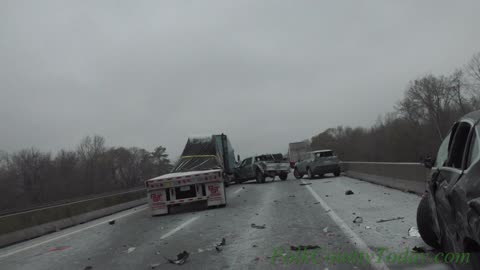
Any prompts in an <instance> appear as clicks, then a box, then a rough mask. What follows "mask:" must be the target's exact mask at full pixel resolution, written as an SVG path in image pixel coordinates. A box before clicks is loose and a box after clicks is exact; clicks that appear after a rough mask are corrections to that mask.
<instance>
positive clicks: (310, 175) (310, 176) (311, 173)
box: [307, 168, 315, 179]
mask: <svg viewBox="0 0 480 270" xmlns="http://www.w3.org/2000/svg"><path fill="white" fill-rule="evenodd" d="M307 174H308V178H310V179H313V178H315V175H314V174H313V172H312V170H311V169H310V168H307Z"/></svg>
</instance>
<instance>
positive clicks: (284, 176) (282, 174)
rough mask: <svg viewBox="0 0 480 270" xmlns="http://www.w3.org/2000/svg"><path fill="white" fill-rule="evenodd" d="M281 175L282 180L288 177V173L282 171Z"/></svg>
mask: <svg viewBox="0 0 480 270" xmlns="http://www.w3.org/2000/svg"><path fill="white" fill-rule="evenodd" d="M279 177H280V180H282V181H285V180H287V178H288V173H281V174H280V176H279Z"/></svg>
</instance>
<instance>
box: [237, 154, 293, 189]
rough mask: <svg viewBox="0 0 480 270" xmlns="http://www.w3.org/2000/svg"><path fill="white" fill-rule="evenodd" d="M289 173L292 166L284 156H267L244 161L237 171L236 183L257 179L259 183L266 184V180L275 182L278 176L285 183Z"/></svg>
mask: <svg viewBox="0 0 480 270" xmlns="http://www.w3.org/2000/svg"><path fill="white" fill-rule="evenodd" d="M289 173H290V164H289V162H288V160H286V159H285V158H284V157H283V155H282V154H273V155H272V154H265V155H259V156H254V157H249V158H246V159H244V160H243V161H242V162H241V163H240V165H239V166H238V167H237V168H236V170H235V182H237V183H242V182H245V181H247V180H252V179H256V180H257V183H265V178H267V177H271V178H272V181H273V180H275V177H276V176H279V177H280V179H281V180H282V181H285V180H287V177H288V174H289Z"/></svg>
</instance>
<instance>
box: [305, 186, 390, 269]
mask: <svg viewBox="0 0 480 270" xmlns="http://www.w3.org/2000/svg"><path fill="white" fill-rule="evenodd" d="M302 183H306V182H305V181H304V180H302ZM305 187H306V188H307V189H308V191H310V193H311V194H312V196H313V197H314V198H315V199H316V200H317V201H318V202H319V203H320V205H321V206H322V207H323V209H324V210H325V211H327V214H328V215H329V216H330V218H331V219H332V220H333V221H334V222H335V223H336V224H337V225H338V227H339V228H340V229H341V230H342V232H343V233H344V234H345V235H347V236H348V237H350V238H351V239H353V241H354V242H355V248H357V249H358V251H360V252H362V253H367V254H369V255H370V261H369V263H370V265H371V266H372V268H373V269H375V270H390V268H388V266H387V265H386V264H385V263H384V262H383V261H382V260H381V259H379V258H378V256H377V255H376V254H375V253H374V252H373V251H372V250H371V249H370V248H369V247H368V246H367V244H365V242H363V240H362V239H361V238H360V237H359V236H358V235H357V234H356V233H355V232H354V231H352V229H350V227H349V226H348V225H347V224H346V223H345V222H344V221H343V220H342V219H341V218H340V217H339V216H338V215H337V214H336V213H335V212H334V211H333V209H332V208H330V206H328V204H327V203H326V202H325V201H324V200H322V198H320V196H319V195H318V194H317V193H316V192H315V191H314V190H313V188H312V187H311V186H305Z"/></svg>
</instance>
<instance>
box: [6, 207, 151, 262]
mask: <svg viewBox="0 0 480 270" xmlns="http://www.w3.org/2000/svg"><path fill="white" fill-rule="evenodd" d="M146 209H148V205H144V206H142V207H139V208H136V210H133V209H130V210H127V211H129V212H128V213H125V214H122V215H117V216H115V215H113V216H108V217H104V218H105V219H106V220H105V221H101V222H97V223H95V224H92V225H89V226H87V227H84V228H80V229H78V230H75V231H72V232H68V233H65V234H62V235H59V236H56V237H53V238H50V239H48V240H45V241H42V242H39V243H36V244H33V245H31V246H26V247H23V248H19V249H16V250H13V251H10V252H7V253H5V254H1V255H0V259H3V258H5V257H8V256H11V255H14V254H17V253H19V252H22V251H26V250H29V249H32V248H34V247H38V246H41V245H44V244H47V243H50V242H53V241H55V240H58V239H61V238H64V237H67V236H70V235H73V234H76V233H79V232H83V231H85V230H88V229H91V228H94V227H97V226H99V225H102V224H106V223H108V222H110V221H111V220H112V219H120V218H124V217H127V216H130V215H133V214H136V213H139V212H141V211H143V210H146Z"/></svg>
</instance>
